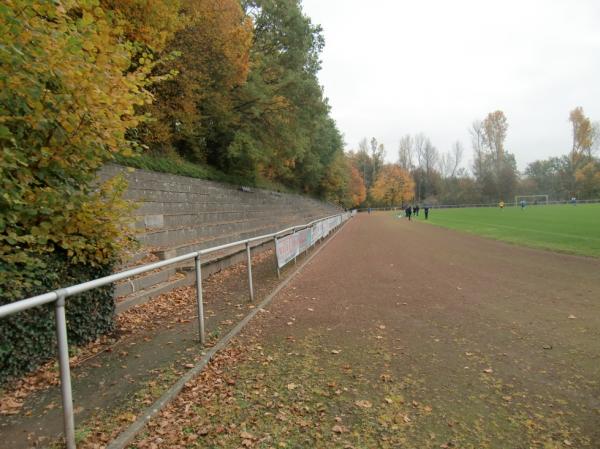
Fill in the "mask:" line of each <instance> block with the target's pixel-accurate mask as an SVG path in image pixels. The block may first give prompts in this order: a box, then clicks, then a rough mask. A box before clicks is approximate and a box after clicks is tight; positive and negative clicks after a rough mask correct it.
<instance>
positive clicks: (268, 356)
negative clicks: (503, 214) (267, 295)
mask: <svg viewBox="0 0 600 449" xmlns="http://www.w3.org/2000/svg"><path fill="white" fill-rule="evenodd" d="M599 273H600V260H596V259H589V258H584V257H575V256H567V255H561V254H554V253H550V252H545V251H538V250H532V249H525V248H520V247H517V246H514V245H508V244H504V243H500V242H496V241H491V240H485V239H482V238H477V237H473V236H470V235H466V234H460V233H457V232H454V231H450V230H445V229H440V228H436V227H433V226H428V225H427V224H424V223H415V222H412V223H409V222H407V221H405V220H403V219H397V218H395V217H393V216H392V215H391V214H389V213H385V214H384V213H380V214H371V215H366V214H361V215H359V216H358V217H357V218H355V219H353V220H351V221H350V223H348V224H347V225H346V227H345V228H344V230H343V231H342V232H341V233H340V234H339V235H338V237H337V238H336V239H335V240H333V241H332V242H331V243H330V244H329V246H328V247H326V248H325V249H324V250H323V252H322V253H321V254H319V256H318V257H317V258H315V259H314V260H313V261H312V262H311V263H310V264H309V265H308V266H307V268H306V269H305V270H304V271H303V272H302V273H301V274H300V275H299V276H298V277H296V278H295V279H294V280H293V281H292V283H291V284H290V285H289V286H288V287H287V288H286V289H284V290H283V291H282V292H281V293H280V295H279V297H278V298H276V299H275V301H274V302H273V304H272V305H271V306H270V308H269V310H268V312H267V313H263V314H261V315H260V316H259V317H258V318H257V319H256V320H255V321H254V322H253V323H251V324H250V326H249V328H247V331H246V332H245V335H243V336H242V337H240V339H239V341H238V343H237V344H234V345H232V346H231V347H230V348H229V349H228V350H227V351H225V352H224V353H223V354H222V355H221V356H220V357H219V358H218V359H217V360H216V361H215V363H214V364H212V365H211V366H210V368H209V369H208V370H207V371H206V372H205V373H203V375H202V376H200V377H199V378H198V379H197V380H195V381H194V382H191V383H190V384H189V385H188V386H187V388H186V389H185V390H184V391H183V392H182V393H181V395H180V396H179V398H178V399H177V400H176V401H175V402H174V403H173V404H172V405H171V406H169V407H168V408H167V409H166V410H165V411H164V412H163V413H162V414H161V416H160V417H159V418H157V419H155V420H154V421H153V422H152V424H151V425H150V426H149V427H148V429H147V432H145V433H144V434H143V435H140V437H139V440H138V441H137V443H136V444H135V445H134V446H132V448H133V447H135V448H140V449H142V448H157V447H164V448H172V447H176V446H177V445H180V446H177V447H232V448H237V447H241V446H243V447H261V448H263V447H264V448H271V447H287V448H301V447H336V448H337V447H340V448H352V447H354V448H363V447H364V448H371V447H384V448H388V447H389V448H397V447H407V448H463V449H464V448H498V449H506V448H514V449H521V448H523V449H525V448H568V447H577V448H584V447H590V448H597V447H599V446H598V444H599V443H598V442H599V441H600V385H599V380H600V300H599V298H600V275H599ZM88 441H89V442H90V443H91V440H88ZM90 447H92V446H90Z"/></svg>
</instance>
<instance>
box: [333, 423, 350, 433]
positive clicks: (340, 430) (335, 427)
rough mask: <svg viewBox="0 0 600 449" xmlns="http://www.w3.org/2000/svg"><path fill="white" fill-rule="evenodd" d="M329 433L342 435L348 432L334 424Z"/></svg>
mask: <svg viewBox="0 0 600 449" xmlns="http://www.w3.org/2000/svg"><path fill="white" fill-rule="evenodd" d="M331 431H332V432H335V433H344V432H348V429H347V428H346V427H345V426H340V425H339V424H336V425H335V426H333V427H332V428H331Z"/></svg>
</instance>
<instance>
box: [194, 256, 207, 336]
mask: <svg viewBox="0 0 600 449" xmlns="http://www.w3.org/2000/svg"><path fill="white" fill-rule="evenodd" d="M194 263H195V265H196V302H197V305H198V334H199V339H200V344H201V345H203V346H204V344H205V343H206V340H205V338H204V304H203V303H202V266H201V265H202V264H201V262H200V254H198V255H197V256H196V257H194Z"/></svg>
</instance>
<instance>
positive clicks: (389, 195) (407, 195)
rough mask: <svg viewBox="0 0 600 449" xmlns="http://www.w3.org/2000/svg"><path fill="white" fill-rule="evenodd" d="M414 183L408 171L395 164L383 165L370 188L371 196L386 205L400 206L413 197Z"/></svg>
mask: <svg viewBox="0 0 600 449" xmlns="http://www.w3.org/2000/svg"><path fill="white" fill-rule="evenodd" d="M414 189H415V183H414V181H413V179H412V177H411V176H410V173H408V171H406V170H404V169H403V168H401V167H400V166H398V165H396V164H388V165H384V166H383V168H382V169H381V171H380V173H379V177H378V178H377V180H376V181H375V184H374V185H373V188H372V189H371V195H372V196H373V198H374V199H375V200H376V201H378V202H380V203H381V204H385V205H386V206H400V205H403V204H404V203H405V202H408V201H412V200H413V199H414V196H415V194H414Z"/></svg>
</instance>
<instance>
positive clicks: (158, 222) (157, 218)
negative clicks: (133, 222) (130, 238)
mask: <svg viewBox="0 0 600 449" xmlns="http://www.w3.org/2000/svg"><path fill="white" fill-rule="evenodd" d="M144 225H145V227H146V228H162V227H164V225H165V216H164V215H162V214H156V215H145V216H144Z"/></svg>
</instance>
